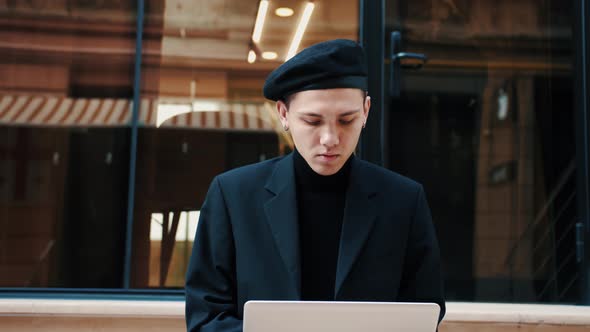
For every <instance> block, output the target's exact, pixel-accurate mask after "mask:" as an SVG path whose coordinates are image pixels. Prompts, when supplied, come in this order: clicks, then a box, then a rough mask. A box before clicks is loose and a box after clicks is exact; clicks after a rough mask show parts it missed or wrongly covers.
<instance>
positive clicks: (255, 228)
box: [186, 154, 445, 332]
mask: <svg viewBox="0 0 590 332" xmlns="http://www.w3.org/2000/svg"><path fill="white" fill-rule="evenodd" d="M296 207H297V203H296V193H295V174H294V168H293V157H292V155H291V154H290V155H287V156H285V157H282V158H275V159H272V160H268V161H264V162H261V163H257V164H253V165H249V166H245V167H241V168H238V169H234V170H231V171H229V172H227V173H224V174H221V175H219V176H217V177H216V178H215V179H214V180H213V182H212V183H211V187H210V188H209V192H208V193H207V197H206V199H205V202H204V204H203V207H202V209H201V215H200V218H199V225H198V227H197V233H196V236H195V242H194V246H193V251H192V256H191V260H190V263H189V267H188V271H187V275H186V323H187V329H188V331H224V332H225V331H242V316H243V311H244V304H245V302H246V301H248V300H298V299H300V264H299V238H298V225H297V209H296ZM334 299H335V300H336V301H386V302H393V301H406V302H436V303H438V304H439V305H440V306H441V314H440V319H442V317H443V316H444V312H445V302H444V299H443V289H442V276H441V268H440V254H439V249H438V244H437V240H436V236H435V231H434V227H433V224H432V220H431V216H430V211H429V208H428V205H427V202H426V198H425V195H424V191H423V189H422V186H421V185H420V184H418V183H416V182H414V181H412V180H410V179H408V178H405V177H403V176H401V175H399V174H396V173H394V172H391V171H389V170H386V169H384V168H381V167H378V166H375V165H373V164H370V163H368V162H365V161H362V160H359V159H358V158H354V159H353V162H352V168H351V174H350V182H349V189H348V191H347V194H346V206H345V211H344V221H343V225H342V234H341V239H340V250H339V256H338V267H337V275H336V287H335V289H334Z"/></svg>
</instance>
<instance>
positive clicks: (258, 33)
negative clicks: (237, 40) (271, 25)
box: [252, 0, 269, 43]
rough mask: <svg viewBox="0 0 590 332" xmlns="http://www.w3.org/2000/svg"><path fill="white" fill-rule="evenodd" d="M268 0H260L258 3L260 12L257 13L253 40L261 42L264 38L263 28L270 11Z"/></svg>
mask: <svg viewBox="0 0 590 332" xmlns="http://www.w3.org/2000/svg"><path fill="white" fill-rule="evenodd" d="M268 3H269V1H268V0H260V2H259V3H258V14H257V15H256V23H254V31H252V41H254V42H255V43H260V39H261V38H262V29H263V28H264V20H265V19H266V13H267V12H268Z"/></svg>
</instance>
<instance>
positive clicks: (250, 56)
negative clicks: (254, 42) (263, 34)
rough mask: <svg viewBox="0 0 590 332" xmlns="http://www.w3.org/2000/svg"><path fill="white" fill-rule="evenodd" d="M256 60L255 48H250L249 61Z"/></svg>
mask: <svg viewBox="0 0 590 332" xmlns="http://www.w3.org/2000/svg"><path fill="white" fill-rule="evenodd" d="M254 61H256V52H254V50H250V51H249V52H248V63H254Z"/></svg>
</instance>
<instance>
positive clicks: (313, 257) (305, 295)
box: [293, 150, 353, 301]
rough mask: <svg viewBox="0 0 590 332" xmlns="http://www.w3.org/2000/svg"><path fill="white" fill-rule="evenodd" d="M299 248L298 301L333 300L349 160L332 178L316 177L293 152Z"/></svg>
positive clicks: (305, 163) (301, 158)
mask: <svg viewBox="0 0 590 332" xmlns="http://www.w3.org/2000/svg"><path fill="white" fill-rule="evenodd" d="M293 157H294V158H293V160H294V168H295V179H296V183H297V206H298V214H299V244H300V245H299V247H300V248H301V249H300V250H301V255H300V257H301V297H302V300H308V301H322V300H323V301H328V300H334V288H335V282H336V266H337V263H338V248H339V245H340V233H341V230H342V220H343V217H344V204H345V200H346V188H347V187H348V179H349V175H350V165H351V160H352V158H353V157H350V158H349V159H348V160H347V161H346V163H345V164H344V166H342V168H341V169H340V170H339V171H338V172H337V173H335V174H333V175H329V176H323V175H319V174H317V173H316V172H315V171H314V170H313V169H311V167H309V165H308V164H307V162H306V161H305V159H303V157H302V156H301V155H300V154H299V152H297V150H295V151H294V152H293Z"/></svg>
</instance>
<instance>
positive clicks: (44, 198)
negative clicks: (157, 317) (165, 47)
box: [0, 1, 136, 288]
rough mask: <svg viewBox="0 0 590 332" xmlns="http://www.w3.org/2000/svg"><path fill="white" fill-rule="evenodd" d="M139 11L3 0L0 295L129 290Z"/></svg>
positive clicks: (123, 6)
mask: <svg viewBox="0 0 590 332" xmlns="http://www.w3.org/2000/svg"><path fill="white" fill-rule="evenodd" d="M132 4H133V2H128V3H121V2H113V1H99V2H94V1H0V26H1V27H0V49H1V51H0V77H1V79H0V287H67V288H78V287H83V288H118V287H122V285H123V256H124V248H125V246H124V240H125V229H126V210H127V187H128V174H129V153H130V151H129V143H130V130H129V129H128V125H129V121H130V114H131V113H130V110H131V99H132V94H133V88H132V86H133V84H132V83H133V61H134V52H135V20H136V14H135V13H136V9H135V7H134V5H132Z"/></svg>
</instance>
